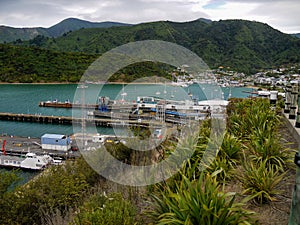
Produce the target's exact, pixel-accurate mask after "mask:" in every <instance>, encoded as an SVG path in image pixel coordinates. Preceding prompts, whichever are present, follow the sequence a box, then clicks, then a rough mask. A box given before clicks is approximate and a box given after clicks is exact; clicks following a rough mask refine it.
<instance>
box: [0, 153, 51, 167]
mask: <svg viewBox="0 0 300 225" xmlns="http://www.w3.org/2000/svg"><path fill="white" fill-rule="evenodd" d="M53 162H54V161H53V158H52V157H51V156H49V155H36V154H35V153H30V152H29V153H27V154H26V155H25V158H22V157H20V156H10V155H6V154H2V155H0V166H1V167H11V168H20V169H27V170H43V169H45V168H46V167H47V166H49V165H50V164H53Z"/></svg>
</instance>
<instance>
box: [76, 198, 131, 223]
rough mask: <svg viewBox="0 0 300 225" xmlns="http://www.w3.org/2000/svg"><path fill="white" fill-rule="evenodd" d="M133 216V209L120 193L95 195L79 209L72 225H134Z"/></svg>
mask: <svg viewBox="0 0 300 225" xmlns="http://www.w3.org/2000/svg"><path fill="white" fill-rule="evenodd" d="M135 215H136V210H135V208H134V207H133V206H132V204H131V203H130V202H129V201H127V200H125V199H124V198H123V197H122V195H121V194H120V193H113V194H111V195H109V196H106V195H105V194H96V195H94V196H92V197H90V199H89V200H88V201H86V202H85V203H84V204H83V206H82V207H80V208H79V213H78V214H77V215H76V217H75V219H74V222H73V224H75V225H87V224H93V225H116V224H120V225H121V224H122V225H132V224H134V223H135Z"/></svg>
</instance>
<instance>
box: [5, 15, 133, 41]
mask: <svg viewBox="0 0 300 225" xmlns="http://www.w3.org/2000/svg"><path fill="white" fill-rule="evenodd" d="M129 25H130V24H125V23H118V22H89V21H85V20H80V19H76V18H68V19H65V20H63V21H61V22H59V23H57V24H55V25H53V26H51V27H49V28H43V27H32V28H15V27H8V26H0V43H7V42H13V41H24V40H30V39H32V38H34V37H36V36H38V35H43V36H45V37H59V36H61V35H63V34H64V33H67V32H70V31H75V30H79V29H83V28H93V27H98V28H101V27H113V26H129Z"/></svg>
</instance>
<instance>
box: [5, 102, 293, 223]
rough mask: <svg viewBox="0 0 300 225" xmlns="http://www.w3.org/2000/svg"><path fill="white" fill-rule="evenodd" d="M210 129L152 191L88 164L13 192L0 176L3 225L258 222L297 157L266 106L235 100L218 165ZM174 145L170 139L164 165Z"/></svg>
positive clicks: (129, 157) (125, 155)
mask: <svg viewBox="0 0 300 225" xmlns="http://www.w3.org/2000/svg"><path fill="white" fill-rule="evenodd" d="M211 123H212V121H211V120H207V121H204V122H203V123H202V125H201V128H200V130H199V133H198V134H195V138H196V140H197V141H196V144H195V143H194V142H192V140H194V137H193V138H190V137H187V139H185V140H184V141H183V143H181V144H182V145H181V147H182V149H184V148H186V149H191V148H192V150H193V151H194V154H193V155H192V157H191V158H190V159H188V160H186V161H185V162H184V163H183V164H182V169H181V170H180V171H179V172H178V173H177V174H176V175H175V176H173V177H172V178H170V179H168V180H165V181H163V182H161V183H159V184H154V185H151V186H148V187H147V188H137V187H124V186H121V185H117V184H113V183H111V182H109V181H107V180H105V179H104V178H101V177H99V175H98V174H96V173H95V172H94V171H93V170H92V169H91V168H90V167H89V166H88V165H87V164H86V162H85V161H84V160H83V159H78V160H77V161H70V162H68V163H67V164H66V166H64V167H52V168H51V169H50V170H47V171H46V172H45V173H43V174H41V175H40V176H37V177H36V178H35V179H33V180H32V181H30V182H29V183H27V184H26V185H24V186H20V187H18V188H16V189H15V190H11V189H9V187H10V184H11V183H13V182H14V181H15V178H16V177H14V174H13V173H12V174H11V173H6V174H1V185H0V188H1V190H0V195H1V198H0V207H1V209H2V216H1V217H0V224H76V225H81V224H247V225H248V224H260V223H262V221H261V218H260V217H259V215H257V214H256V213H255V212H254V211H260V208H263V207H264V206H266V205H270V204H272V203H273V202H274V201H276V200H278V199H279V198H280V197H281V194H282V193H281V190H282V187H281V186H282V185H283V184H284V182H285V179H287V178H288V174H289V173H290V167H291V164H290V161H291V159H292V154H291V150H290V149H288V148H286V146H284V145H283V144H282V143H283V142H282V141H281V137H280V135H279V126H280V115H279V114H278V112H277V110H276V109H273V108H272V107H271V106H270V104H269V102H268V100H265V99H243V100H242V99H232V101H231V103H230V105H229V106H228V118H227V131H226V133H225V135H224V139H223V143H222V145H221V146H220V147H218V148H217V151H216V152H215V155H214V158H215V159H214V160H211V161H206V162H207V163H206V164H204V165H203V162H201V160H202V157H203V155H204V152H205V151H206V148H207V145H210V144H211V143H210V142H209V140H210V139H211V137H213V136H212V135H213V134H212V133H211V132H212V131H211V129H210V126H211ZM177 144H178V143H177V142H176V141H175V140H167V142H165V143H164V144H163V146H164V147H161V148H160V150H162V149H163V154H162V157H161V159H162V158H166V157H168V155H170V154H172V152H173V151H174V148H175V147H176V145H177ZM212 144H213V143H212ZM215 147H216V146H215ZM109 149H110V151H111V153H112V154H113V155H114V156H115V157H116V158H118V159H120V160H122V161H124V162H130V163H131V164H134V165H138V164H140V163H137V162H140V161H141V158H145V157H146V156H147V154H144V153H143V155H142V157H139V156H138V155H137V154H138V153H137V152H132V151H130V149H128V148H125V147H122V144H121V143H119V144H117V145H111V146H110V148H109ZM148 157H150V158H151V154H150V155H149V154H148ZM149 161H150V159H149V160H148V161H147V162H146V163H149ZM208 162H209V163H208ZM203 166H204V167H203ZM203 168H205V170H203ZM233 183H234V184H235V185H238V186H239V187H240V188H239V189H238V191H233V187H232V184H233ZM280 221H281V222H282V221H286V218H285V219H284V218H282V220H280ZM273 222H274V221H273ZM273 222H272V221H270V223H269V224H274V223H273Z"/></svg>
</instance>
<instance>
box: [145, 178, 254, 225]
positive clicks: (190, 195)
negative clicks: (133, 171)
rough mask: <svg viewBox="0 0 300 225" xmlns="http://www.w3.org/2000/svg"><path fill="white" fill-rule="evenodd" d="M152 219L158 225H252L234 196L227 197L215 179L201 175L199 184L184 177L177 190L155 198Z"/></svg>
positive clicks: (249, 213)
mask: <svg viewBox="0 0 300 225" xmlns="http://www.w3.org/2000/svg"><path fill="white" fill-rule="evenodd" d="M152 199H153V202H152V204H153V208H154V209H153V210H152V211H151V213H150V215H151V216H152V218H154V219H155V220H156V222H157V224H160V225H163V224H189V225H192V224H209V225H217V224H218V225H221V224H228V225H229V224H249V222H248V221H251V219H250V215H252V213H251V212H249V211H246V210H245V209H243V208H242V206H243V205H244V203H235V202H234V201H235V194H234V193H224V192H222V191H221V190H220V186H219V184H218V182H217V181H216V178H215V177H213V176H209V175H207V176H205V175H204V173H202V174H201V175H200V177H199V179H198V180H194V181H190V180H189V179H188V178H186V177H184V176H183V179H182V180H181V181H180V182H177V183H176V190H175V191H174V190H172V189H170V188H169V187H166V189H165V190H164V191H161V192H160V195H159V197H158V196H157V195H152Z"/></svg>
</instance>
